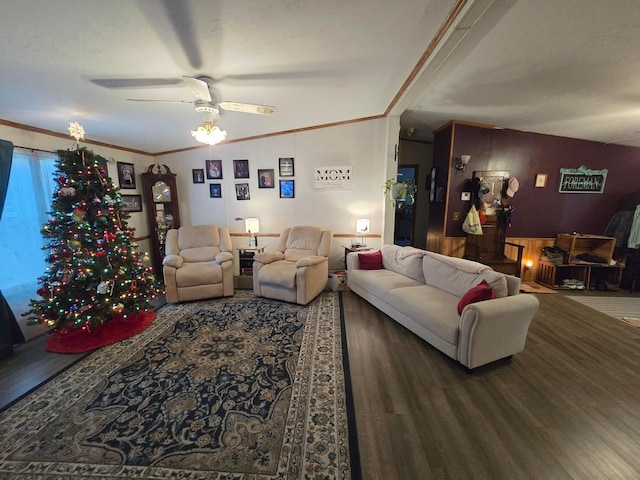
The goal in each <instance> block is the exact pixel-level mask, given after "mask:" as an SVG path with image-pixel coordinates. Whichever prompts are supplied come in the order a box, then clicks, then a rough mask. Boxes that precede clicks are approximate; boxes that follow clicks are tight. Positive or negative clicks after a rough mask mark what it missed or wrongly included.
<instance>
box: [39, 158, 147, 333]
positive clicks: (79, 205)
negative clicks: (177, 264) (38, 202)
mask: <svg viewBox="0 0 640 480" xmlns="http://www.w3.org/2000/svg"><path fill="white" fill-rule="evenodd" d="M58 155H59V157H58V160H57V162H56V169H57V171H56V173H55V174H54V175H55V177H56V180H57V183H58V186H57V187H56V191H55V192H54V195H53V201H52V204H51V211H50V212H49V214H50V216H51V218H50V220H49V221H48V222H47V224H46V225H44V227H43V228H42V235H43V236H44V237H45V238H46V239H48V244H47V245H45V246H44V247H43V248H44V249H45V250H47V251H48V255H47V261H48V263H49V264H50V265H49V267H48V268H47V270H46V272H45V274H44V275H43V276H42V277H40V278H39V279H38V281H39V283H40V284H41V287H40V288H39V289H38V292H37V293H38V295H39V298H38V299H37V300H31V303H30V305H31V310H30V311H29V312H28V314H35V316H36V318H35V319H34V320H32V323H35V324H42V325H47V326H50V327H54V328H55V329H56V331H58V332H64V331H65V330H69V329H77V328H83V329H85V330H91V329H92V328H93V327H96V326H98V325H100V324H103V323H105V322H107V321H109V320H110V319H111V318H113V317H114V316H119V317H123V316H124V317H126V316H128V315H135V314H137V313H139V312H140V311H142V310H146V309H148V308H149V302H150V300H151V299H153V298H155V297H156V296H157V295H158V293H159V286H158V284H157V282H156V279H155V277H154V275H153V273H152V270H151V267H150V266H147V265H145V263H146V262H143V259H142V255H141V254H140V253H139V252H138V250H137V245H136V244H135V243H134V241H133V230H132V229H130V228H129V227H128V225H127V219H128V218H129V214H128V213H127V212H125V211H124V208H123V206H122V203H121V196H120V194H119V192H118V189H117V188H116V187H115V186H114V184H113V182H112V180H111V178H110V177H109V176H108V175H107V170H106V168H105V167H104V166H101V165H100V163H99V161H98V158H99V157H97V156H96V155H94V154H93V152H91V151H89V150H87V149H86V148H79V149H77V150H74V151H67V150H60V151H58Z"/></svg>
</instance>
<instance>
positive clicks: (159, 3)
mask: <svg viewBox="0 0 640 480" xmlns="http://www.w3.org/2000/svg"><path fill="white" fill-rule="evenodd" d="M638 25H640V6H638V3H637V0H608V1H606V2H605V1H602V0H535V1H533V0H519V1H518V0H475V1H474V0H468V1H465V0H348V1H347V0H323V1H322V2H319V1H315V2H314V1H309V0H222V1H213V0H183V1H176V0H143V1H132V0H110V1H104V0H82V1H81V0H20V1H17V0H16V1H9V2H4V5H3V8H2V15H1V16H0V45H1V46H2V47H1V48H2V54H1V55H2V56H1V60H0V120H5V121H7V122H14V123H18V124H24V125H29V126H32V127H36V128H40V129H45V130H50V131H54V132H59V133H63V134H67V133H68V130H67V127H68V125H69V122H70V121H78V122H79V123H80V124H82V125H83V127H84V129H85V132H86V138H87V139H90V140H95V141H98V142H103V143H107V144H113V145H118V146H122V147H126V148H130V149H134V150H140V151H144V152H149V153H158V152H166V151H171V150H176V149H183V148H191V147H197V146H200V145H201V144H198V143H197V142H196V141H195V140H194V139H193V138H192V137H191V135H190V131H191V130H192V129H194V128H196V127H197V126H198V125H199V124H200V123H201V122H202V116H201V114H199V113H197V112H196V111H195V110H194V108H193V105H191V104H189V103H184V104H180V103H162V102H160V103H153V102H132V101H129V100H127V99H129V98H138V99H158V100H181V101H185V102H191V101H193V100H194V97H193V95H192V94H191V91H190V89H189V88H188V87H187V86H186V85H185V84H184V83H183V82H182V81H181V80H180V77H181V76H183V75H188V76H199V75H208V76H211V77H213V78H214V79H216V80H217V82H216V84H215V90H214V94H215V96H216V98H215V100H216V101H236V102H244V103H257V104H266V105H273V106H275V107H276V108H277V109H278V111H277V113H276V114H275V115H273V116H262V115H251V114H246V113H238V112H229V111H221V115H220V117H221V120H220V126H221V127H222V128H223V129H225V130H227V132H228V134H229V139H230V140H237V139H242V138H247V137H253V136H257V135H265V134H274V133H278V132H284V131H290V130H296V129H302V128H307V127H314V126H318V125H325V124H331V123H334V122H347V121H351V120H355V119H360V118H366V117H372V116H380V115H384V114H386V113H391V114H395V115H402V116H401V124H402V126H403V127H415V128H417V129H418V138H422V139H430V138H432V131H433V130H434V129H435V128H437V127H439V126H441V125H442V124H444V123H446V122H447V121H449V120H451V119H460V120H468V121H474V122H480V123H487V124H493V125H496V126H500V127H506V128H513V129H518V130H524V131H531V132H537V133H548V134H553V135H561V136H568V137H575V138H582V139H589V140H596V141H599V142H604V143H608V142H618V143H621V144H627V145H636V146H640V121H639V120H640V119H639V116H640V105H639V101H640V55H639V54H638V53H637V47H638V45H640V28H638ZM439 33H441V34H442V36H441V38H440V37H438V38H439V39H438V38H436V36H437V35H439ZM434 38H436V39H435V40H434ZM430 45H431V47H430ZM432 47H433V48H432ZM425 52H426V53H427V55H425V56H423V55H424V54H425ZM421 59H422V60H426V61H422V60H421ZM416 66H420V67H421V69H420V70H419V72H418V73H419V75H418V76H417V77H416V78H415V80H414V81H412V82H411V83H410V84H408V85H405V82H406V81H407V79H409V80H411V79H412V78H413V77H412V71H414V68H415V67H416ZM134 80H135V81H138V82H139V83H141V84H143V85H144V86H138V87H133V86H132V84H133V83H134V82H133V81H134ZM118 85H120V86H121V87H122V86H124V87H125V88H114V87H117V86H118ZM398 93H402V96H401V97H399V99H398V100H397V101H395V100H394V99H395V98H396V95H397V94H398ZM629 138H634V140H629V141H624V140H625V139H629Z"/></svg>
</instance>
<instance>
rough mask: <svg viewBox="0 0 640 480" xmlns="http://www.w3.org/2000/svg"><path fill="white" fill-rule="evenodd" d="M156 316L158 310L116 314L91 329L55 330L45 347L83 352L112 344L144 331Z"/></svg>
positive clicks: (66, 351)
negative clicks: (135, 313)
mask: <svg viewBox="0 0 640 480" xmlns="http://www.w3.org/2000/svg"><path fill="white" fill-rule="evenodd" d="M155 318H156V312H154V311H153V310H145V311H143V312H140V313H139V314H138V315H128V316H127V317H126V318H125V317H123V316H121V315H117V316H116V315H114V316H113V317H112V318H111V320H109V321H108V322H106V323H103V324H102V325H98V326H97V327H95V328H93V329H91V330H90V331H89V330H85V329H83V328H77V329H72V330H64V331H55V332H53V333H52V334H51V337H50V338H49V340H47V344H46V346H45V348H46V349H47V350H48V351H49V352H54V353H83V352H88V351H90V350H95V349H96V348H100V347H104V346H106V345H111V344H112V343H116V342H119V341H121V340H125V339H127V338H129V337H133V336H134V335H136V334H138V333H140V332H142V331H144V330H145V329H146V328H147V327H148V326H149V325H151V323H152V322H153V321H154V320H155Z"/></svg>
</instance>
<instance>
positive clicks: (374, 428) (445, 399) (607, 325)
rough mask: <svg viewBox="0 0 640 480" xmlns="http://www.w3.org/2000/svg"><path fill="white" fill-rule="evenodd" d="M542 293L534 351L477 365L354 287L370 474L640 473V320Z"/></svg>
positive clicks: (356, 384)
mask: <svg viewBox="0 0 640 480" xmlns="http://www.w3.org/2000/svg"><path fill="white" fill-rule="evenodd" d="M537 297H538V298H539V299H540V310H539V312H538V313H537V314H536V316H535V317H534V320H533V322H532V325H531V327H530V330H529V335H528V339H527V345H526V348H525V350H524V351H523V352H522V353H519V354H517V355H514V357H513V359H512V360H511V361H499V362H495V363H493V364H491V365H487V366H485V367H480V368H478V369H476V370H475V371H474V373H473V374H468V373H466V372H465V370H464V369H463V368H462V367H461V365H459V364H458V363H457V362H454V361H453V360H451V359H449V358H448V357H446V356H445V355H443V354H441V353H440V352H438V351H437V350H436V349H434V348H433V347H431V346H429V345H428V344H426V343H425V342H423V341H422V340H420V339H419V338H418V337H416V336H415V335H413V334H411V333H410V332H409V331H408V330H406V329H404V328H403V327H401V326H400V325H399V324H397V323H395V322H394V321H392V320H391V319H389V317H387V316H386V315H384V314H382V313H380V312H379V311H377V310H376V309H374V308H373V307H371V306H370V305H369V304H368V303H366V302H365V301H363V300H362V299H360V298H359V297H357V296H356V295H354V294H353V293H351V292H347V293H345V294H344V295H343V299H344V310H345V322H346V329H347V341H348V345H349V361H350V366H351V377H352V386H353V393H354V403H355V410H356V424H357V428H358V442H359V451H360V460H361V464H362V472H363V478H364V479H366V480H370V479H384V480H393V479H402V480H404V479H425V480H426V479H455V480H462V479H473V480H481V479H491V480H496V479H536V480H539V479H545V480H546V479H572V480H585V479H629V480H631V479H640V455H638V452H639V451H640V450H639V446H640V382H639V381H638V370H639V367H640V349H639V348H638V347H639V341H640V329H638V328H634V327H631V326H629V325H626V324H624V323H623V322H621V321H618V320H616V319H614V318H611V317H608V316H607V315H604V314H601V313H599V312H596V311H595V310H592V309H589V308H586V307H583V306H581V305H580V304H578V303H577V302H573V301H571V300H569V299H567V298H566V297H565V295H563V294H548V295H543V294H539V295H537Z"/></svg>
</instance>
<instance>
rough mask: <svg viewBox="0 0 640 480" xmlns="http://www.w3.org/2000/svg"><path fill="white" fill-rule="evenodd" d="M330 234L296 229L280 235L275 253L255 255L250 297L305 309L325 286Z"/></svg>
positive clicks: (304, 228) (288, 229)
mask: <svg viewBox="0 0 640 480" xmlns="http://www.w3.org/2000/svg"><path fill="white" fill-rule="evenodd" d="M332 239H333V233H332V232H330V231H329V230H322V229H321V228H319V227H311V226H296V227H291V228H287V229H286V230H285V231H284V232H282V233H281V234H280V237H279V238H278V242H277V243H276V247H275V251H269V252H262V253H258V254H256V256H255V257H253V258H254V262H253V293H255V294H256V295H259V296H261V297H267V298H274V299H276V300H284V301H285V302H291V303H298V304H300V305H306V304H307V303H309V302H310V301H311V300H313V299H314V298H315V297H317V296H318V295H319V294H320V292H322V290H324V288H325V287H326V285H327V280H328V277H329V258H328V257H329V253H330V252H331V241H332Z"/></svg>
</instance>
